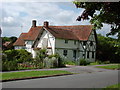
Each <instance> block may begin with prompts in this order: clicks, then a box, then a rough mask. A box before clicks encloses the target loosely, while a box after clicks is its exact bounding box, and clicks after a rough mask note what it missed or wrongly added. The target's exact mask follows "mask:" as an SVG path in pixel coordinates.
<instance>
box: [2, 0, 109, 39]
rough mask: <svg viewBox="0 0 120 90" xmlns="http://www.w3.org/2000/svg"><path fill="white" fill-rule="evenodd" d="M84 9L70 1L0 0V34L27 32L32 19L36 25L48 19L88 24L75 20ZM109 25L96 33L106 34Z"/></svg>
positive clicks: (51, 21) (17, 35) (49, 20)
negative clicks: (7, 0) (31, 0)
mask: <svg viewBox="0 0 120 90" xmlns="http://www.w3.org/2000/svg"><path fill="white" fill-rule="evenodd" d="M83 10H84V9H78V8H76V7H75V5H74V4H73V3H72V2H0V22H1V24H0V27H1V29H2V36H6V37H11V36H16V37H19V35H20V34H21V33H22V32H25V33H26V32H28V31H29V29H30V27H31V23H32V20H37V26H41V25H43V22H44V21H48V22H49V24H50V25H56V26H57V25H62V26H64V25H90V23H89V21H88V20H87V21H80V22H79V21H76V18H77V17H78V16H79V15H80V14H81V13H82V12H83ZM109 30H110V26H109V25H107V24H104V27H103V28H102V29H101V30H97V33H101V34H102V35H106V33H108V32H109Z"/></svg>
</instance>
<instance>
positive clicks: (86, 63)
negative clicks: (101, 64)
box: [79, 59, 90, 66]
mask: <svg viewBox="0 0 120 90" xmlns="http://www.w3.org/2000/svg"><path fill="white" fill-rule="evenodd" d="M88 64H90V62H89V61H87V60H85V59H80V63H79V65H84V66H85V65H88Z"/></svg>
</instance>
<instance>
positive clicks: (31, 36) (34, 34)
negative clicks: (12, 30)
mask: <svg viewBox="0 0 120 90" xmlns="http://www.w3.org/2000/svg"><path fill="white" fill-rule="evenodd" d="M41 28H42V26H37V27H31V28H30V30H29V32H28V33H27V37H26V38H25V40H36V38H37V36H38V34H39V33H40V32H41V31H42V30H41Z"/></svg>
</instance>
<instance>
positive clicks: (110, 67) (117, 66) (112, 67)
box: [96, 64, 120, 69]
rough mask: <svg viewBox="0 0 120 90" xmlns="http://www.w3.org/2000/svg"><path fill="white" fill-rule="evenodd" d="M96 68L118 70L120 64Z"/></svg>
mask: <svg viewBox="0 0 120 90" xmlns="http://www.w3.org/2000/svg"><path fill="white" fill-rule="evenodd" d="M96 67H97V68H105V69H120V64H117V65H105V66H96Z"/></svg>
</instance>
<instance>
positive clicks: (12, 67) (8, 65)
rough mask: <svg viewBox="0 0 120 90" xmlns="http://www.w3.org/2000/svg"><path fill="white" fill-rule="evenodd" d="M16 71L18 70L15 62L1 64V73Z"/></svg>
mask: <svg viewBox="0 0 120 90" xmlns="http://www.w3.org/2000/svg"><path fill="white" fill-rule="evenodd" d="M17 69H18V66H17V62H16V61H5V62H2V71H13V70H17Z"/></svg>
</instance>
